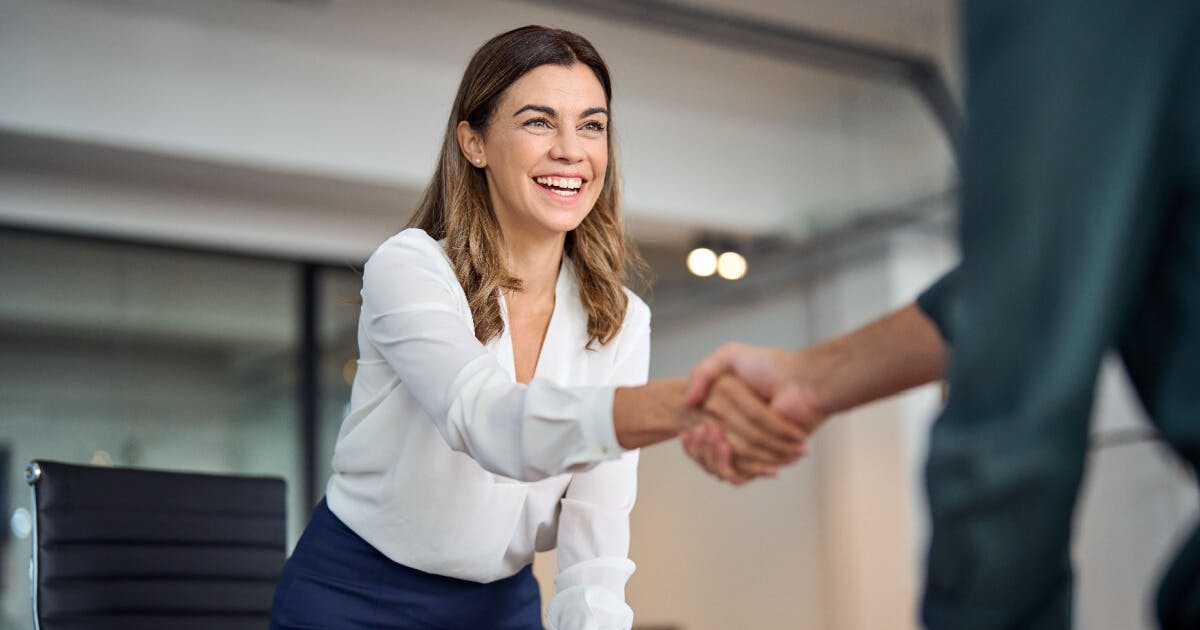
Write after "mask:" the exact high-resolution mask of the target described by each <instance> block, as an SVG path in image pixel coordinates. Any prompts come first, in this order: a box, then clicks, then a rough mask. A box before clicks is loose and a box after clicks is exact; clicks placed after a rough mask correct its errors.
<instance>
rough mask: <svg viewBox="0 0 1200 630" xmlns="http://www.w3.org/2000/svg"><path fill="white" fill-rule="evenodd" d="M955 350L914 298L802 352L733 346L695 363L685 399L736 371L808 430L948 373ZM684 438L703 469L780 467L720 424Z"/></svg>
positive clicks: (741, 472)
mask: <svg viewBox="0 0 1200 630" xmlns="http://www.w3.org/2000/svg"><path fill="white" fill-rule="evenodd" d="M948 354H949V348H948V347H947V346H946V344H945V342H944V341H943V340H942V338H941V335H940V333H939V332H938V330H937V327H936V326H935V325H934V323H933V321H932V320H930V319H929V318H928V317H927V316H926V315H925V314H924V313H923V312H922V311H921V310H920V309H919V308H918V307H917V306H916V305H915V304H910V305H908V306H906V307H903V308H901V309H899V310H897V311H895V312H893V313H890V314H889V315H886V316H885V317H883V318H881V319H879V320H877V321H875V322H872V323H871V324H868V325H866V326H863V327H862V328H859V329H857V330H855V331H853V332H851V333H849V334H847V335H844V336H842V337H839V338H837V339H833V340H830V341H826V342H823V343H820V344H817V345H815V346H811V347H808V348H805V349H803V350H797V351H795V352H784V351H782V350H776V349H773V348H761V347H756V346H748V345H745V344H737V343H731V344H726V345H724V346H722V347H721V348H720V349H718V350H717V351H716V352H714V353H713V354H711V355H709V356H708V357H707V358H705V359H704V360H702V361H700V362H699V363H697V364H696V366H695V367H694V368H693V369H692V373H691V378H690V379H689V381H688V386H687V390H686V393H685V398H686V400H687V402H688V404H691V405H696V404H701V403H702V402H703V401H704V400H705V399H706V396H708V395H710V392H711V391H712V387H713V383H714V382H716V381H717V380H718V379H720V378H721V376H722V375H733V376H736V377H737V378H738V379H740V380H741V381H743V382H744V383H745V385H746V386H747V387H748V388H750V389H751V390H752V391H753V392H754V393H755V394H756V395H757V396H759V398H760V399H761V400H763V401H764V402H766V403H767V404H769V406H770V408H771V409H772V410H773V411H774V412H776V413H778V414H779V415H780V416H782V417H784V418H786V419H787V420H788V421H790V422H792V423H793V424H794V425H796V426H797V427H798V428H800V429H801V430H803V432H804V433H805V435H808V434H811V433H812V432H813V431H816V430H817V428H818V427H819V426H820V425H821V423H822V422H824V421H825V418H826V417H827V416H828V415H829V414H833V413H838V412H841V411H844V410H846V409H850V408H853V407H856V406H858V405H861V404H863V403H867V402H870V401H873V400H878V399H880V398H883V397H885V396H890V395H892V394H896V393H899V392H901V391H904V390H906V389H908V388H910V387H914V386H917V385H921V384H924V383H928V382H931V381H934V380H936V379H938V378H941V376H942V372H943V370H944V368H945V363H946V358H947V356H948ZM680 441H681V443H682V444H683V447H684V450H685V451H686V452H687V454H688V456H689V457H691V458H692V459H693V460H695V461H696V463H698V464H699V465H700V466H701V467H702V468H704V469H705V470H707V471H708V472H709V473H711V474H713V475H715V476H717V477H719V478H721V479H723V480H725V481H729V482H731V483H735V484H742V483H745V482H747V481H749V480H751V479H753V478H755V477H757V476H762V475H764V474H768V475H769V474H773V472H774V471H773V470H772V469H770V468H767V467H763V466H762V465H761V464H753V463H750V462H749V461H748V460H745V459H744V458H743V457H742V453H743V451H742V450H741V449H739V448H738V446H737V445H736V444H732V443H730V441H729V439H728V435H727V432H726V431H724V430H723V427H720V426H717V425H709V426H706V427H702V428H696V429H692V430H690V431H687V432H685V433H684V434H682V435H681V436H680Z"/></svg>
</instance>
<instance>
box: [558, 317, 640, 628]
mask: <svg viewBox="0 0 1200 630" xmlns="http://www.w3.org/2000/svg"><path fill="white" fill-rule="evenodd" d="M631 299H635V298H631ZM636 306H637V307H638V308H635V309H631V311H632V312H631V314H630V317H629V319H630V321H629V322H628V324H629V328H630V334H629V335H628V338H627V346H628V348H627V349H625V352H624V353H623V354H624V357H623V358H621V357H618V363H617V369H616V373H615V375H614V379H613V381H612V382H613V384H615V385H618V386H620V385H641V384H643V383H645V382H646V377H647V373H648V370H649V364H650V313H649V310H648V309H647V308H646V307H645V305H644V304H642V303H641V302H640V301H638V302H637V303H636ZM637 462H638V452H637V451H630V452H628V453H626V454H625V455H623V456H622V457H621V458H620V459H618V460H616V461H609V462H604V463H602V464H600V465H599V466H596V467H595V468H593V469H591V470H588V471H586V472H582V473H576V474H575V475H573V476H572V479H571V483H570V485H569V486H567V492H566V495H565V496H564V497H563V499H562V512H561V514H560V516H559V524H558V566H559V574H558V577H557V578H556V579H555V585H556V586H557V588H558V594H557V595H555V597H554V599H553V600H551V601H550V605H549V607H548V608H547V611H546V613H547V614H546V616H547V618H548V621H549V624H550V628H551V630H601V629H603V630H609V629H613V630H628V629H629V628H630V627H631V626H632V625H633V610H632V609H630V607H629V606H628V605H627V604H626V603H625V582H626V581H627V580H628V579H629V576H630V575H632V574H633V572H634V569H635V566H634V564H633V562H632V561H631V560H630V559H629V513H630V511H631V510H632V509H633V503H634V499H635V498H636V496H637Z"/></svg>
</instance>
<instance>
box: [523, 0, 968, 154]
mask: <svg viewBox="0 0 1200 630" xmlns="http://www.w3.org/2000/svg"><path fill="white" fill-rule="evenodd" d="M524 1H525V2H530V3H533V4H542V5H550V6H553V7H554V8H557V9H570V10H575V11H579V12H583V13H588V14H591V15H593V16H596V17H599V18H602V19H605V20H609V21H620V22H625V23H628V24H631V25H634V26H639V27H643V28H653V29H657V30H659V31H663V32H667V33H672V34H676V35H681V36H684V37H689V38H692V39H696V40H699V41H702V42H705V43H708V44H715V45H718V46H725V47H728V48H737V49H740V50H744V51H747V52H751V53H755V54H760V55H764V56H767V57H770V58H772V59H780V60H785V61H790V62H794V63H800V64H804V65H810V66H815V67H820V68H825V69H828V70H832V71H835V72H840V73H844V74H849V75H854V76H858V77H863V78H867V79H873V80H879V81H887V82H892V83H897V84H900V85H904V86H907V87H909V88H911V89H912V90H913V91H915V92H916V94H917V95H918V97H919V98H920V99H921V100H922V102H924V103H925V105H926V106H927V107H928V108H929V111H930V114H931V115H932V116H933V117H934V119H935V120H936V121H937V123H938V125H939V126H940V127H941V129H942V131H943V133H945V135H946V139H947V141H948V143H949V144H950V146H951V148H952V152H956V151H957V147H958V146H959V140H960V139H961V136H962V128H963V117H962V113H961V112H960V111H959V108H958V104H957V103H956V102H955V100H954V97H953V94H952V93H951V91H950V88H949V86H948V84H947V83H946V80H945V77H944V76H943V75H942V72H941V69H940V68H939V67H938V65H937V64H936V63H935V62H934V61H933V60H932V59H930V58H929V57H927V56H923V55H918V54H914V53H911V52H907V51H903V50H899V49H895V48H888V47H885V46H879V45H875V44H867V43H863V42H856V41H853V40H850V39H847V38H843V37H838V36H834V35H830V34H827V33H822V32H819V31H816V30H811V29H801V28H797V27H794V26H784V25H781V24H778V23H771V22H767V21H764V20H761V19H756V18H752V17H748V16H745V15H739V14H737V13H729V12H724V11H714V10H710V9H704V8H699V7H693V6H687V5H683V4H679V3H677V2H669V1H666V0H524Z"/></svg>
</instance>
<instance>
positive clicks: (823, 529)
mask: <svg viewBox="0 0 1200 630" xmlns="http://www.w3.org/2000/svg"><path fill="white" fill-rule="evenodd" d="M956 20H957V6H956V3H955V2H953V1H951V0H907V1H904V2H897V1H889V0H739V1H737V2H734V1H732V0H675V1H674V2H670V3H668V2H650V1H643V2H638V1H635V0H611V1H599V0H597V1H591V0H575V1H561V2H541V1H533V0H526V1H518V0H506V1H483V0H478V1H469V0H443V1H438V2H432V1H430V2H400V1H388V0H203V1H201V0H157V1H150V0H0V507H3V510H4V512H3V515H4V518H3V523H2V528H0V628H4V629H22V630H24V629H28V628H31V627H32V621H31V616H30V603H29V586H28V562H29V543H30V541H29V534H30V514H29V495H28V488H27V487H26V486H25V484H24V483H23V481H22V479H21V469H22V468H23V466H24V464H25V463H26V462H28V461H29V460H31V459H34V458H43V459H59V460H64V461H71V462H81V463H88V462H91V463H96V464H113V465H120V466H148V467H159V468H169V469H176V470H200V471H222V472H234V473H251V474H270V475H280V476H283V477H284V478H286V479H287V481H288V487H289V515H290V520H291V523H290V540H291V542H292V543H293V544H294V542H295V540H296V538H297V536H298V535H299V532H300V531H301V529H302V527H303V525H304V522H305V521H306V519H307V516H308V511H309V509H310V508H311V506H312V505H314V504H315V502H316V501H317V500H319V498H320V496H321V494H322V492H323V486H324V480H325V477H326V475H327V474H328V467H329V457H330V454H331V453H332V447H333V439H334V437H335V436H336V433H337V429H338V426H339V424H340V422H341V418H342V414H343V412H344V409H345V405H346V402H347V400H348V398H349V382H350V380H351V379H352V378H353V365H354V363H353V361H354V359H355V358H356V352H357V349H356V347H355V337H354V333H355V324H356V318H357V307H356V306H355V305H354V303H353V301H354V300H355V299H356V297H357V293H358V290H359V283H360V274H359V269H360V266H361V263H362V262H363V261H364V260H365V259H366V257H367V256H368V255H369V254H370V252H371V251H372V250H373V249H374V247H375V246H376V245H377V244H379V243H380V242H382V241H383V240H384V239H385V238H387V237H388V236H390V235H391V234H393V233H394V232H395V231H397V230H398V229H399V228H401V227H402V226H403V225H404V224H405V222H406V221H407V219H408V217H409V215H410V213H411V211H412V208H413V206H414V203H415V200H416V197H417V196H418V195H419V194H420V192H421V191H422V189H423V187H424V185H425V183H426V182H427V180H428V177H429V175H430V174H431V172H432V166H433V162H434V158H435V156H436V154H437V151H438V149H439V142H440V137H441V133H442V130H443V128H444V127H443V126H444V124H445V118H446V115H447V113H448V111H449V106H450V102H451V100H452V98H453V95H454V90H455V89H456V87H457V82H458V80H459V78H460V76H461V73H462V70H463V68H464V67H465V64H466V61H467V59H468V58H469V57H470V55H471V53H472V52H473V51H474V49H475V48H476V47H477V46H478V45H479V44H481V43H482V42H483V41H484V40H486V39H487V38H488V37H490V36H492V35H494V34H496V33H499V32H501V31H504V30H507V29H509V28H512V27H515V26H519V25H523V24H528V23H541V24H547V25H551V26H558V27H564V28H569V29H572V30H575V31H578V32H580V33H582V34H584V35H585V36H586V37H588V38H589V39H591V40H592V42H593V43H594V44H595V45H596V47H597V48H598V49H599V50H600V52H601V54H603V55H604V56H605V58H606V60H607V61H608V63H609V65H610V69H611V71H612V75H613V80H614V88H615V95H614V101H613V119H612V120H613V126H614V128H615V130H616V134H617V148H618V150H619V152H620V154H621V159H622V161H623V170H624V177H625V183H626V198H625V204H626V209H627V216H628V219H629V227H630V231H631V233H632V236H633V237H634V239H635V240H636V241H637V243H638V245H639V246H640V248H641V249H642V251H643V253H644V255H645V256H646V257H647V259H648V260H649V261H650V263H651V264H652V266H653V268H654V272H655V280H654V283H653V286H652V288H651V289H650V290H649V291H647V292H646V293H645V297H646V299H647V301H648V302H649V303H650V304H651V306H652V308H653V310H654V335H653V348H652V363H651V376H652V377H666V376H680V375H683V374H685V373H686V371H687V370H688V369H689V367H690V366H691V365H692V363H693V362H694V361H696V360H697V359H699V358H701V357H702V356H704V355H705V354H707V353H708V352H710V351H711V350H712V349H714V348H715V347H716V346H717V345H719V344H720V343H722V342H724V341H728V340H738V341H744V342H750V343H756V344H767V345H775V346H780V347H784V348H795V347H799V346H802V345H806V344H809V343H813V342H815V341H819V340H821V339H824V338H827V337H830V336H832V335H836V334H839V333H841V332H845V331H847V330H850V329H852V328H854V327H857V326H859V325H861V324H863V323H865V322H867V321H870V320H871V319H874V318H875V317H878V316H880V315H882V314H883V313H885V312H887V311H888V310H890V309H892V308H894V307H897V306H899V305H902V304H905V303H907V302H909V301H911V300H912V299H913V298H914V297H915V295H916V294H917V293H918V292H919V291H920V290H921V289H922V288H923V287H924V286H926V285H927V284H928V283H929V282H930V281H931V280H932V279H934V278H935V277H937V275H938V274H939V273H940V272H942V271H943V270H945V269H947V268H948V267H949V266H951V265H953V264H954V262H955V260H956V249H955V243H954V216H955V212H956V198H955V196H956V191H957V171H956V166H955V155H954V150H953V146H954V138H956V137H957V136H958V134H960V133H961V127H962V114H961V104H960V103H961V101H960V100H959V98H958V95H959V94H961V78H960V65H961V64H960V62H959V59H958V54H959V42H958V40H957V28H956V26H957V25H956ZM701 246H703V247H706V248H708V249H710V250H712V251H713V252H714V253H716V254H720V253H724V252H734V253H735V254H738V255H740V256H741V257H742V259H743V260H744V261H745V269H744V275H741V277H740V278H737V277H738V276H739V273H737V271H738V270H737V269H736V267H738V265H737V264H732V265H731V266H730V267H725V268H723V269H722V271H723V272H724V275H727V276H730V277H735V278H737V279H732V280H731V279H726V278H724V277H722V273H716V274H712V275H708V276H704V277H701V276H697V275H694V274H693V273H692V272H689V270H688V268H687V266H686V264H685V261H686V260H687V258H688V255H689V252H690V251H692V250H693V249H694V248H696V247H701ZM727 258H730V257H727ZM701 262H703V261H701ZM734 263H736V260H734ZM698 271H701V272H704V271H708V272H709V273H712V272H711V270H706V269H699V270H698ZM939 402H940V391H939V389H938V388H937V387H930V388H925V389H922V390H917V391H914V392H912V393H910V394H908V395H905V396H903V397H898V398H894V399H891V400H888V401H885V402H882V403H880V404H877V405H873V406H870V407H867V408H864V409H862V410H859V411H856V412H854V413H851V414H848V415H845V416H842V417H839V418H836V419H834V420H833V421H831V422H830V423H829V424H828V425H827V426H826V427H825V428H824V429H823V430H822V432H821V433H820V435H819V436H818V437H817V438H816V439H815V441H814V454H813V455H812V456H810V457H809V458H808V459H807V460H805V461H803V462H802V463H800V464H799V465H797V466H794V467H792V468H790V469H788V470H786V471H784V472H783V473H782V474H781V475H780V477H779V478H778V479H776V480H770V481H759V482H756V483H754V484H751V485H750V486H748V487H745V488H742V489H737V490H734V489H732V488H730V487H728V486H724V485H718V484H717V483H715V482H713V481H712V480H710V479H708V478H707V477H705V476H704V475H703V474H702V473H701V472H700V471H699V469H697V468H695V467H694V466H693V465H692V464H691V463H690V461H688V460H686V459H685V458H684V457H683V455H682V453H681V451H680V449H679V447H678V445H677V444H674V443H669V444H665V445H661V446H656V447H654V448H650V449H647V450H646V451H645V452H644V453H643V455H642V465H641V486H640V497H639V502H638V505H637V508H636V509H635V511H634V514H633V546H632V550H631V555H632V557H633V559H634V561H635V562H636V563H637V564H638V571H637V573H636V574H635V575H634V577H633V578H632V579H631V581H630V582H629V586H628V591H627V598H628V600H629V602H630V604H631V605H632V606H633V608H634V610H635V611H636V614H637V623H638V627H639V628H644V629H646V630H650V629H652V628H653V629H658V630H666V629H676V630H728V629H734V628H762V629H768V628H772V629H773V628H795V629H803V630H818V629H827V630H868V629H870V630H878V629H881V628H888V629H891V628H900V629H903V628H916V627H918V625H919V624H918V623H917V621H916V618H917V606H916V601H917V597H918V595H919V590H920V583H921V571H922V568H921V564H922V560H921V557H922V549H923V546H924V544H925V543H924V541H925V538H926V536H927V525H926V516H925V510H924V507H923V506H924V504H923V495H922V490H921V484H920V478H921V464H922V458H923V452H924V438H925V434H926V431H927V429H928V425H929V422H930V421H931V419H932V417H933V416H934V414H935V413H936V411H937V409H938V405H939ZM1095 413H1096V416H1097V421H1096V424H1095V427H1094V431H1095V435H1094V441H1093V457H1092V459H1091V463H1090V469H1089V475H1088V479H1087V486H1086V489H1085V493H1084V495H1083V499H1082V503H1081V510H1080V511H1079V515H1078V518H1077V531H1078V536H1077V545H1076V549H1075V552H1076V565H1077V568H1078V569H1079V574H1080V579H1079V583H1078V587H1077V594H1078V614H1077V620H1076V626H1077V627H1079V628H1095V629H1110V628H1111V629H1114V630H1117V629H1120V630H1126V629H1135V628H1150V627H1152V626H1151V624H1150V621H1149V620H1150V617H1149V614H1148V612H1149V602H1150V601H1151V600H1150V599H1149V597H1150V595H1149V594H1150V593H1151V590H1150V589H1149V585H1152V584H1153V583H1154V578H1155V576H1156V575H1157V571H1158V570H1159V569H1158V567H1159V564H1160V561H1161V559H1162V558H1163V557H1164V556H1165V555H1166V554H1168V553H1169V552H1170V550H1171V549H1172V546H1173V545H1174V544H1175V542H1176V539H1177V537H1178V534H1179V533H1180V532H1181V531H1182V530H1183V529H1184V528H1185V527H1186V526H1188V525H1189V524H1190V523H1191V522H1192V521H1193V520H1194V519H1195V516H1196V512H1197V496H1196V492H1195V487H1194V485H1193V484H1192V481H1191V480H1190V479H1189V478H1188V477H1186V476H1185V473H1184V472H1183V470H1182V468H1181V467H1180V466H1179V465H1178V464H1177V463H1176V462H1175V461H1174V460H1173V459H1172V458H1171V457H1170V456H1169V455H1168V454H1166V453H1165V451H1164V449H1163V448H1162V447H1161V445H1160V443H1159V442H1158V441H1157V440H1156V439H1155V437H1154V436H1153V434H1151V433H1150V432H1149V431H1148V430H1147V429H1146V428H1145V426H1144V425H1143V423H1142V419H1141V415H1142V412H1141V410H1140V408H1139V407H1138V406H1137V404H1136V402H1135V400H1134V399H1133V398H1132V396H1131V394H1130V390H1129V388H1128V385H1127V384H1126V383H1125V381H1124V376H1123V375H1122V374H1121V372H1120V371H1119V370H1118V369H1116V368H1115V367H1113V366H1107V367H1106V369H1105V371H1104V377H1103V379H1102V384H1101V386H1100V388H1099V394H1098V399H1097V405H1096V412H1095ZM537 571H538V574H539V577H540V578H541V579H542V583H543V591H544V593H545V594H546V597H547V599H548V597H549V595H550V594H551V593H552V592H553V590H552V589H553V584H552V577H553V574H554V558H553V554H547V555H545V556H543V557H539V560H538V563H537Z"/></svg>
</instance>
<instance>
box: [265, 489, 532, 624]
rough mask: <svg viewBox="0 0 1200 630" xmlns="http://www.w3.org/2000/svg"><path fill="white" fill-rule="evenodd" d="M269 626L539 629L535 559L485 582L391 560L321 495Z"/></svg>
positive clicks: (279, 590)
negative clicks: (531, 564)
mask: <svg viewBox="0 0 1200 630" xmlns="http://www.w3.org/2000/svg"><path fill="white" fill-rule="evenodd" d="M271 628H272V629H279V630H284V629H287V628H330V629H336V630H347V629H351V628H396V629H406V630H407V629H409V628H413V629H417V628H421V629H426V628H445V629H446V630H478V629H492V628H495V629H497V630H501V629H504V630H542V604H541V595H540V593H539V592H538V585H537V580H535V579H534V577H533V569H532V567H525V568H524V569H522V570H521V572H520V573H517V574H516V575H514V576H512V577H507V578H504V579H502V580H498V581H495V582H491V583H489V584H480V583H478V582H470V581H467V580H459V579H457V578H452V577H446V576H442V575H433V574H430V573H425V572H422V571H418V570H416V569H412V568H409V567H406V566H404V565H402V564H398V563H396V562H393V561H392V560H391V559H389V558H388V557H387V556H384V555H383V554H382V553H380V552H379V551H378V550H376V549H375V548H374V547H372V546H371V545H370V544H369V543H367V542H366V541H365V540H363V539H362V538H360V537H359V536H358V534H355V533H354V532H353V531H351V530H350V528H349V527H346V525H345V524H344V523H342V522H341V521H340V520H338V518H337V517H336V516H334V514H333V512H331V511H330V510H329V508H328V507H327V506H326V505H325V501H323V500H322V501H321V503H320V504H319V505H317V509H316V511H315V512H313V516H312V520H311V521H309V523H308V527H307V528H305V530H304V535H303V536H301V537H300V542H298V543H296V549H295V551H293V552H292V556H291V557H290V558H288V561H287V564H285V565H284V567H283V575H282V576H280V578H279V585H278V586H277V587H276V589H275V603H274V605H273V606H272V607H271Z"/></svg>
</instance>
